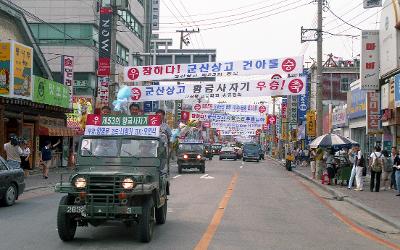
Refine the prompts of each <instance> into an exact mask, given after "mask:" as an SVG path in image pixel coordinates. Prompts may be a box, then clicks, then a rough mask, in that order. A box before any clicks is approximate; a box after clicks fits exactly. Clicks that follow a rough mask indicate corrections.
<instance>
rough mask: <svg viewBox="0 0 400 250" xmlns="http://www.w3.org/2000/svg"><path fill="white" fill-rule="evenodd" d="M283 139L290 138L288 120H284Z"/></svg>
mask: <svg viewBox="0 0 400 250" xmlns="http://www.w3.org/2000/svg"><path fill="white" fill-rule="evenodd" d="M281 133H282V140H284V141H287V140H288V139H289V135H288V124H287V123H286V122H282V132H281Z"/></svg>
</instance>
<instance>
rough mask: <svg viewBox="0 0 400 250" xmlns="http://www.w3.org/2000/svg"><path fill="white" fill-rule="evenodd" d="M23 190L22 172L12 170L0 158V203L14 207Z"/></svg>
mask: <svg viewBox="0 0 400 250" xmlns="http://www.w3.org/2000/svg"><path fill="white" fill-rule="evenodd" d="M24 190H25V177H24V171H23V170H22V169H21V168H18V169H13V168H11V167H10V166H9V165H8V164H7V162H6V161H5V160H4V159H3V158H2V157H1V156H0V201H1V203H2V204H3V205H5V206H12V205H14V203H15V201H16V200H18V197H19V196H20V195H21V194H22V193H23V192H24Z"/></svg>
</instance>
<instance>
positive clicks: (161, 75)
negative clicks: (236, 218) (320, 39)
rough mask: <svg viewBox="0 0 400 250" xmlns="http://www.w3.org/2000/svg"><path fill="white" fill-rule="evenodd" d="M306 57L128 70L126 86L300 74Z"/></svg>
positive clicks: (125, 70)
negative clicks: (215, 78) (212, 78)
mask: <svg viewBox="0 0 400 250" xmlns="http://www.w3.org/2000/svg"><path fill="white" fill-rule="evenodd" d="M302 72H303V57H287V58H273V59H256V60H242V61H227V62H205V63H192V64H166V65H149V66H134V67H125V69H124V82H134V81H153V80H179V79H189V78H201V77H218V76H248V75H268V74H276V73H284V74H289V73H290V74H300V73H302Z"/></svg>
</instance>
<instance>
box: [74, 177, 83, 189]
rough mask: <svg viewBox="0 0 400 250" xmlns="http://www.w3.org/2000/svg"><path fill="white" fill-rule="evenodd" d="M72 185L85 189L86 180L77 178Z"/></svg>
mask: <svg viewBox="0 0 400 250" xmlns="http://www.w3.org/2000/svg"><path fill="white" fill-rule="evenodd" d="M74 185H75V187H76V188H79V189H81V188H85V187H86V179H85V178H84V177H78V178H76V179H75V181H74Z"/></svg>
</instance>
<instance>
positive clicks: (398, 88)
mask: <svg viewBox="0 0 400 250" xmlns="http://www.w3.org/2000/svg"><path fill="white" fill-rule="evenodd" d="M382 87H383V86H382ZM386 91H388V90H386ZM382 92H383V91H382ZM387 95H389V93H387ZM387 99H388V98H387ZM387 99H386V101H387ZM382 101H383V100H382ZM394 102H395V105H396V107H400V74H397V75H395V76H394ZM386 106H387V105H385V106H384V105H383V104H382V109H383V108H388V107H386Z"/></svg>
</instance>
